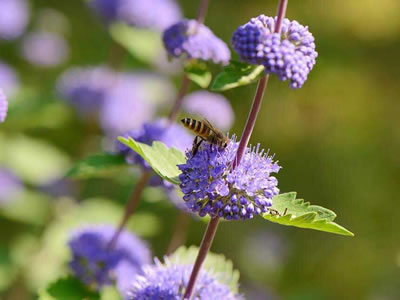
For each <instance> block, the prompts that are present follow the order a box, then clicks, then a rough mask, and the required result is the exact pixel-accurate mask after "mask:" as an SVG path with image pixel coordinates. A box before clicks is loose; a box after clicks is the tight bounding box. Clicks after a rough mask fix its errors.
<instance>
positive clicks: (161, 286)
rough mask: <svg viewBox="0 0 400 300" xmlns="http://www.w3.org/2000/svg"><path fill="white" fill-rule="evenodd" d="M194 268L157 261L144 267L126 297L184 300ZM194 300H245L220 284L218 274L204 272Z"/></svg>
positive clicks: (150, 299) (197, 283) (134, 299)
mask: <svg viewBox="0 0 400 300" xmlns="http://www.w3.org/2000/svg"><path fill="white" fill-rule="evenodd" d="M192 269H193V265H185V264H176V263H172V262H170V261H169V260H168V258H165V263H164V264H163V263H161V262H160V261H159V260H157V259H156V260H155V264H154V265H148V266H145V267H144V268H143V270H144V274H143V275H138V276H136V277H135V278H134V279H133V280H132V286H131V288H130V290H129V291H128V293H127V294H126V297H127V299H131V300H153V299H154V300H156V299H157V300H158V299H165V300H180V299H182V297H183V295H184V293H185V287H186V286H187V283H188V281H189V277H190V273H191V272H192ZM192 299H193V300H214V299H224V300H242V299H243V298H242V296H241V295H237V294H234V293H233V292H232V291H231V290H230V289H229V287H228V286H227V285H225V284H222V283H221V282H219V281H218V280H217V278H216V276H215V274H213V273H210V272H208V271H206V270H204V269H202V270H201V271H200V274H199V276H198V278H197V281H196V285H195V288H194V291H193V297H192Z"/></svg>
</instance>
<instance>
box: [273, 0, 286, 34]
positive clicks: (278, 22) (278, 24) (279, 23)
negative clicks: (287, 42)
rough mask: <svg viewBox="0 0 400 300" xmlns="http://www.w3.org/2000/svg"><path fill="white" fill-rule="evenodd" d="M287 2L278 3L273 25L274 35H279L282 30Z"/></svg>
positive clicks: (283, 0) (282, 0) (284, 0)
mask: <svg viewBox="0 0 400 300" xmlns="http://www.w3.org/2000/svg"><path fill="white" fill-rule="evenodd" d="M287 4H288V0H281V1H280V2H279V6H278V11H277V13H276V16H277V18H276V24H275V30H274V31H275V33H281V30H282V21H283V18H284V17H285V15H286V8H287Z"/></svg>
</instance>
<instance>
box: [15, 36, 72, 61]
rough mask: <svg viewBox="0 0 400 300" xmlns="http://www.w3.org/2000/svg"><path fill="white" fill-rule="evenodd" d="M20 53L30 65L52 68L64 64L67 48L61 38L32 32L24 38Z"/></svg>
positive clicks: (67, 52)
mask: <svg viewBox="0 0 400 300" xmlns="http://www.w3.org/2000/svg"><path fill="white" fill-rule="evenodd" d="M21 53H22V55H23V57H24V58H25V59H26V60H27V61H29V62H30V63H31V64H33V65H36V66H40V67H54V66H57V65H59V64H62V63H63V62H65V60H66V59H67V57H68V54H69V46H68V44H67V42H66V41H65V40H64V38H63V37H61V36H59V35H57V34H54V33H50V32H32V33H29V34H28V35H27V36H25V37H24V39H23V41H22V48H21Z"/></svg>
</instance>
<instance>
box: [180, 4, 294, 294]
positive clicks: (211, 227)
mask: <svg viewBox="0 0 400 300" xmlns="http://www.w3.org/2000/svg"><path fill="white" fill-rule="evenodd" d="M287 2H288V0H280V2H279V6H278V13H277V22H276V26H275V32H276V33H279V32H281V27H282V20H283V18H284V17H285V13H286V7H287ZM268 78H269V75H266V76H264V77H263V78H261V79H260V81H259V82H258V86H257V91H256V95H255V96H254V100H253V104H252V106H251V109H250V112H249V116H248V118H247V122H246V125H245V127H244V129H243V134H242V138H241V139H240V143H239V147H238V151H237V153H236V158H235V161H234V162H233V168H235V167H237V166H238V165H239V164H240V161H241V159H242V157H243V154H244V153H245V150H246V148H247V145H248V143H249V140H250V136H251V133H252V132H253V128H254V125H255V122H256V120H257V115H258V112H259V111H260V108H261V103H262V98H263V96H264V91H265V88H266V86H267V83H268ZM218 222H219V218H218V217H216V218H213V219H211V220H210V222H209V223H208V227H207V230H206V232H205V234H204V238H203V240H202V242H201V245H200V249H199V253H198V254H197V258H196V261H195V263H194V266H193V270H192V273H191V274H190V279H189V282H188V285H187V287H186V291H185V295H184V297H183V298H184V299H190V297H191V295H192V292H193V289H194V287H195V284H196V279H197V275H198V274H199V272H200V269H201V266H202V265H203V262H204V260H205V258H206V256H207V253H208V251H209V249H210V247H211V243H212V241H213V239H214V236H215V232H216V230H217V227H218Z"/></svg>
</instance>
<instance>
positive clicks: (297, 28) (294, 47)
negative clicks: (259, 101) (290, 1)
mask: <svg viewBox="0 0 400 300" xmlns="http://www.w3.org/2000/svg"><path fill="white" fill-rule="evenodd" d="M275 22H276V18H272V17H267V16H265V15H260V16H258V17H257V18H252V19H251V20H250V21H249V22H248V23H246V24H244V25H242V26H240V27H239V28H238V29H237V30H236V31H235V32H234V33H233V36H232V41H231V43H232V46H233V48H234V49H235V51H236V52H237V53H238V54H239V56H240V58H241V59H242V60H243V61H246V62H248V63H251V64H258V65H263V66H264V67H265V72H266V73H274V74H276V75H277V76H278V78H279V79H280V80H282V81H285V80H289V83H290V86H291V87H292V88H300V87H302V85H303V84H304V82H305V81H306V80H307V76H308V73H309V72H310V71H311V70H312V68H313V67H314V65H315V60H316V58H317V56H318V53H317V52H316V51H315V43H314V36H313V35H312V34H311V33H310V32H309V30H308V27H307V26H303V25H301V24H299V23H298V22H297V21H290V20H288V19H284V20H283V22H282V31H281V34H278V33H274V28H275Z"/></svg>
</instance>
